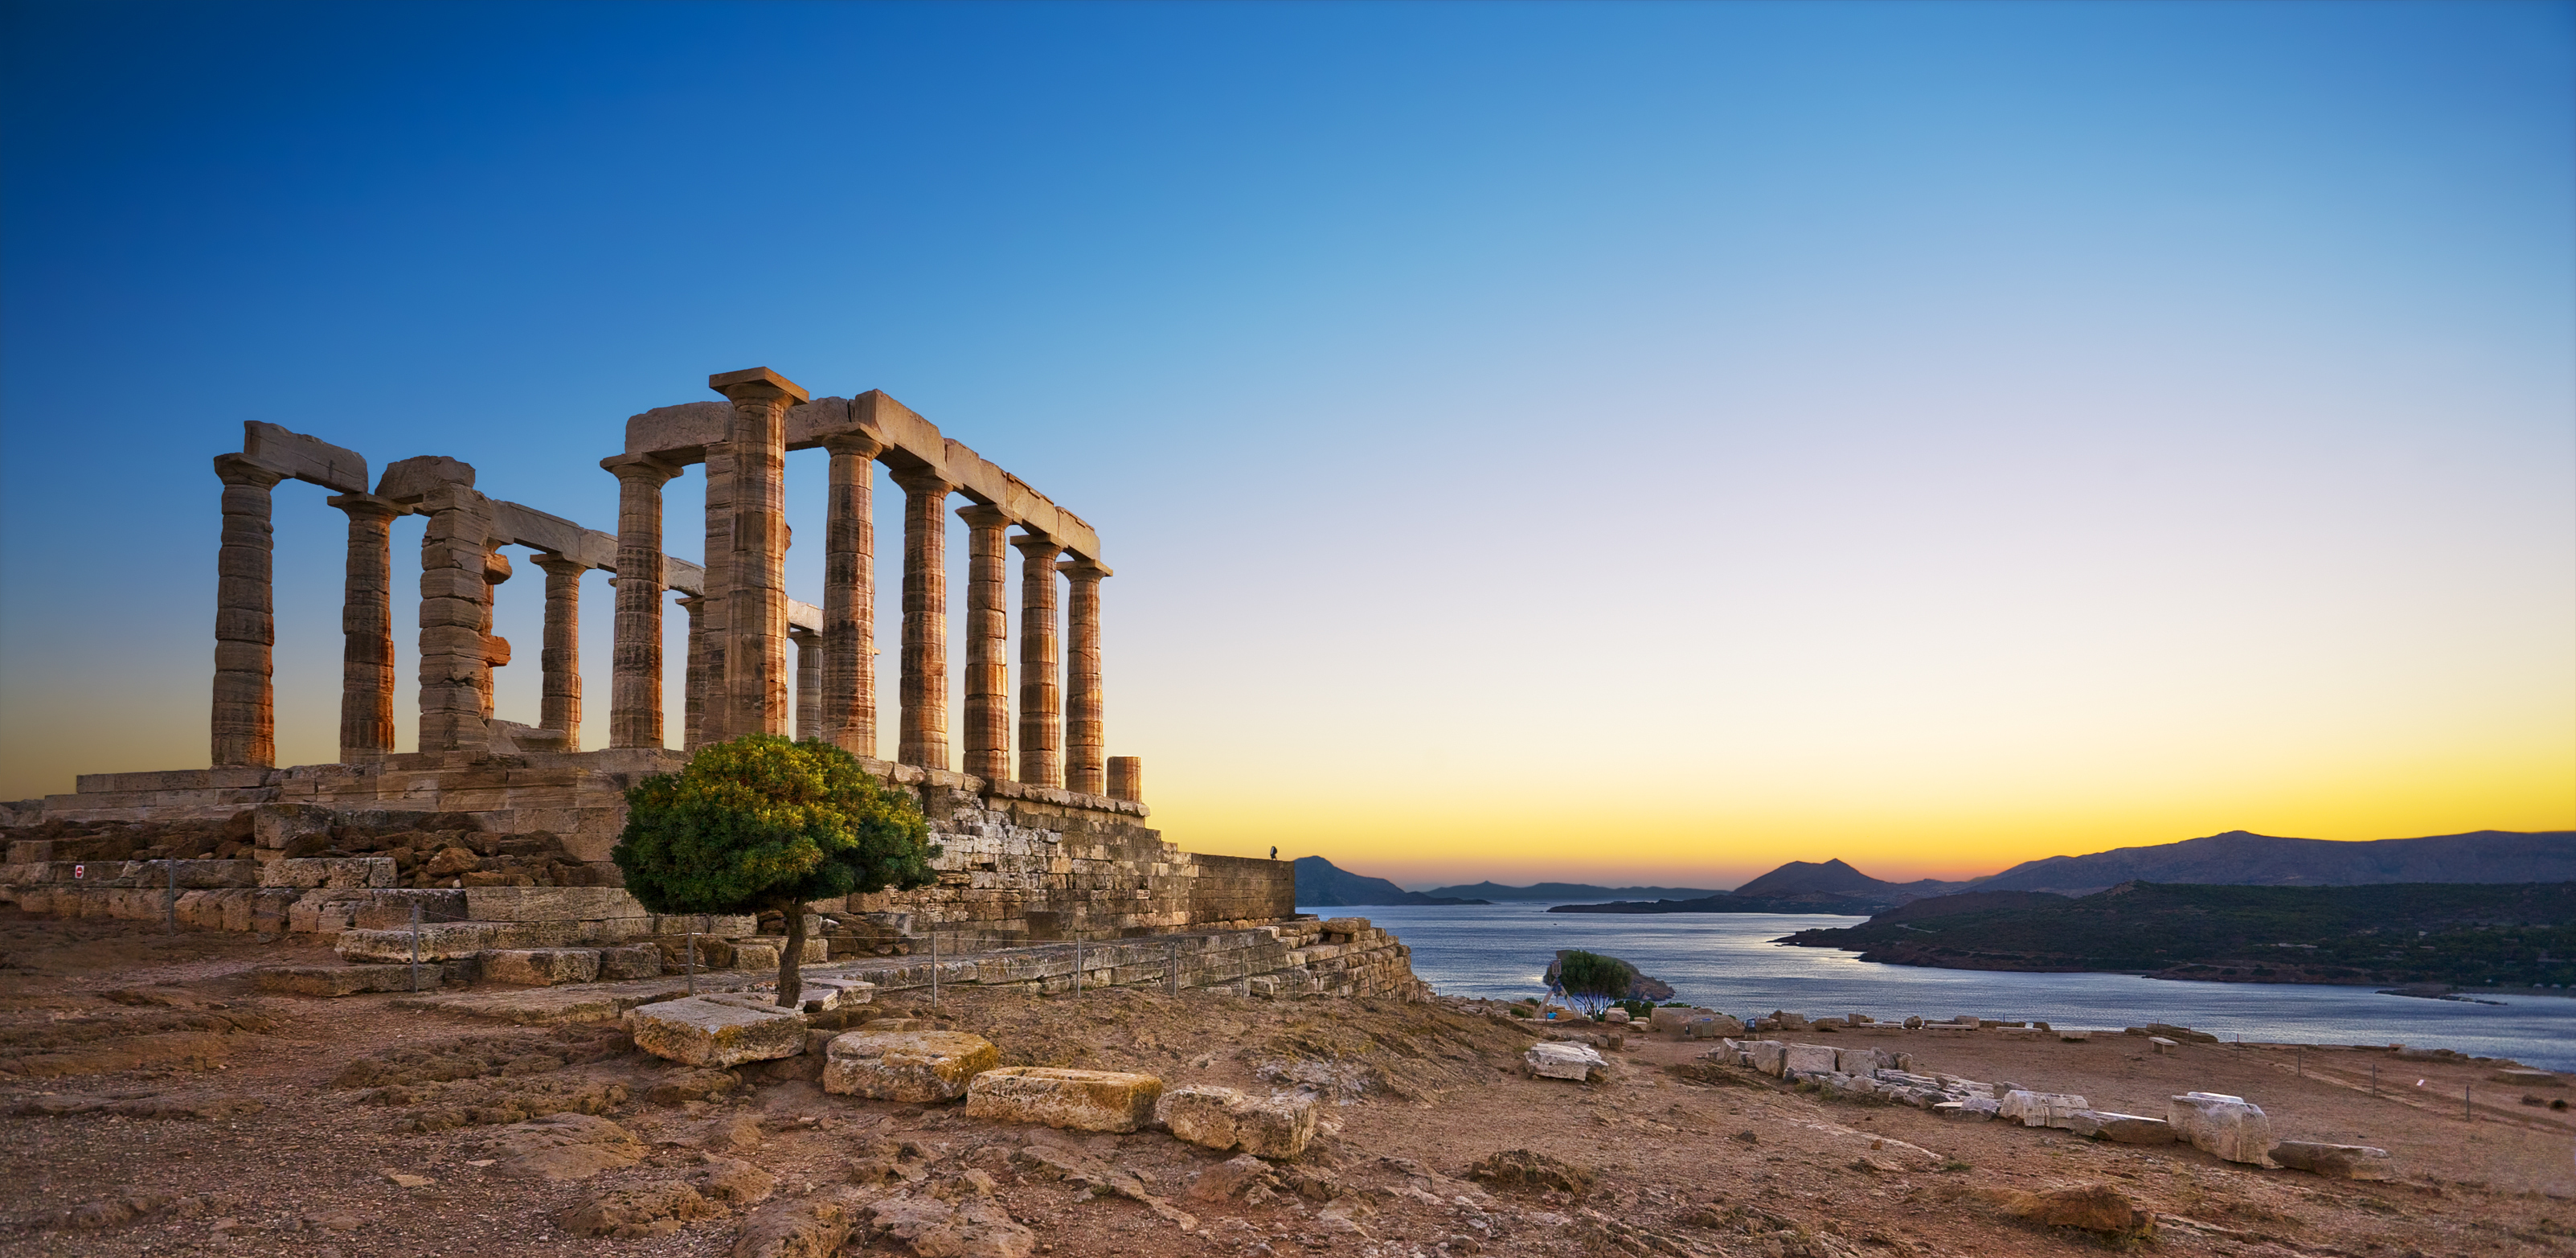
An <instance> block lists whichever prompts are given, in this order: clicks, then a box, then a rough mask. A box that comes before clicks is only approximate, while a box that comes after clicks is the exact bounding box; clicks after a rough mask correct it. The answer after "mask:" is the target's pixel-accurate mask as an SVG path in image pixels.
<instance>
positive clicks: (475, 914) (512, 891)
mask: <svg viewBox="0 0 2576 1258" xmlns="http://www.w3.org/2000/svg"><path fill="white" fill-rule="evenodd" d="M465 904H466V908H467V912H466V914H465V915H466V916H467V917H470V918H473V919H475V920H476V921H485V922H551V921H594V920H601V919H606V918H617V917H633V918H645V919H650V918H651V916H652V915H651V914H649V913H646V912H645V911H644V906H643V904H641V903H639V902H638V901H637V900H636V899H635V897H634V896H631V895H628V894H627V893H626V889H625V888H624V887H467V888H465ZM649 926H650V922H649V920H648V921H646V922H642V923H639V926H638V929H637V930H636V932H635V933H636V934H638V935H642V934H647V933H650V932H649V930H648V929H647V928H648V927H649Z"/></svg>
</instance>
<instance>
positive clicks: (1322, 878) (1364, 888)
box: [1296, 856, 1486, 908]
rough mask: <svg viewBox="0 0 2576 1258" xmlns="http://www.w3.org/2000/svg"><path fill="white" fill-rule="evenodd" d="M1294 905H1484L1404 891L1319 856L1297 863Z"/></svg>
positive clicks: (1358, 906)
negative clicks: (1295, 903) (1295, 901)
mask: <svg viewBox="0 0 2576 1258" xmlns="http://www.w3.org/2000/svg"><path fill="white" fill-rule="evenodd" d="M1296 870H1297V903H1298V904H1299V905H1300V906H1303V907H1308V908H1363V907H1366V906H1369V905H1373V904H1483V903H1486V901H1483V900H1469V899H1461V898H1458V897H1456V896H1438V895H1425V894H1423V893H1422V892H1419V891H1407V890H1405V889H1404V888H1402V887H1399V886H1397V885H1395V884H1394V883H1392V882H1388V881H1387V880H1386V879H1384V878H1371V877H1368V876H1367V875H1365V874H1355V873H1352V872H1350V871H1349V870H1347V869H1343V868H1340V867H1339V866H1336V865H1335V864H1333V862H1331V861H1328V860H1325V859H1324V858H1323V857H1321V856H1300V857H1298V858H1297V860H1296Z"/></svg>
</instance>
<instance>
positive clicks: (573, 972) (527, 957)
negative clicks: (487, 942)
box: [478, 948, 599, 987]
mask: <svg viewBox="0 0 2576 1258" xmlns="http://www.w3.org/2000/svg"><path fill="white" fill-rule="evenodd" d="M478 959H479V960H480V962H481V964H482V975H483V981H485V982H487V983H517V984H521V985H523V986H528V987H552V986H554V985H555V984H557V983H587V982H590V981H592V980H593V979H596V978H598V977H599V951H598V950H597V949H595V948H495V949H493V950H492V951H489V952H485V953H482V954H480V956H479V958H478Z"/></svg>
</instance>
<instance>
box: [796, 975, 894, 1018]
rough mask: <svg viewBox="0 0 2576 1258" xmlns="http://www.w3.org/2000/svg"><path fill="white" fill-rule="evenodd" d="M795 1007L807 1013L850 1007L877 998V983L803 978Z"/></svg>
mask: <svg viewBox="0 0 2576 1258" xmlns="http://www.w3.org/2000/svg"><path fill="white" fill-rule="evenodd" d="M801 982H802V990H801V991H799V992H798V993H797V995H798V997H799V1000H798V1004H797V1007H798V1008H800V1009H802V1010H804V1011H805V1012H807V1013H830V1012H832V1011H833V1010H835V1009H851V1008H856V1007H858V1006H860V1005H864V1004H867V1003H868V1002H870V1001H872V1000H875V999H876V998H877V985H876V984H874V983H871V982H868V981H866V980H865V979H855V978H804V979H801Z"/></svg>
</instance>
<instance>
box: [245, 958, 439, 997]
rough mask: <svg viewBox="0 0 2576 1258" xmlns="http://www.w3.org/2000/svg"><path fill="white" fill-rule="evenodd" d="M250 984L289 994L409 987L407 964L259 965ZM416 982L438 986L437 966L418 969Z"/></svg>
mask: <svg viewBox="0 0 2576 1258" xmlns="http://www.w3.org/2000/svg"><path fill="white" fill-rule="evenodd" d="M250 979H251V984H252V985H253V986H255V987H257V988H259V989H260V990H261V991H264V992H284V993H287V994H288V995H293V996H357V995H363V994H365V993H367V992H407V991H410V990H411V985H412V968H411V967H410V966H408V965H263V966H261V967H259V968H258V969H255V970H252V971H251V972H250ZM420 985H421V986H422V987H424V988H431V987H436V986H438V967H437V966H434V965H424V966H422V967H421V968H420Z"/></svg>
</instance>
